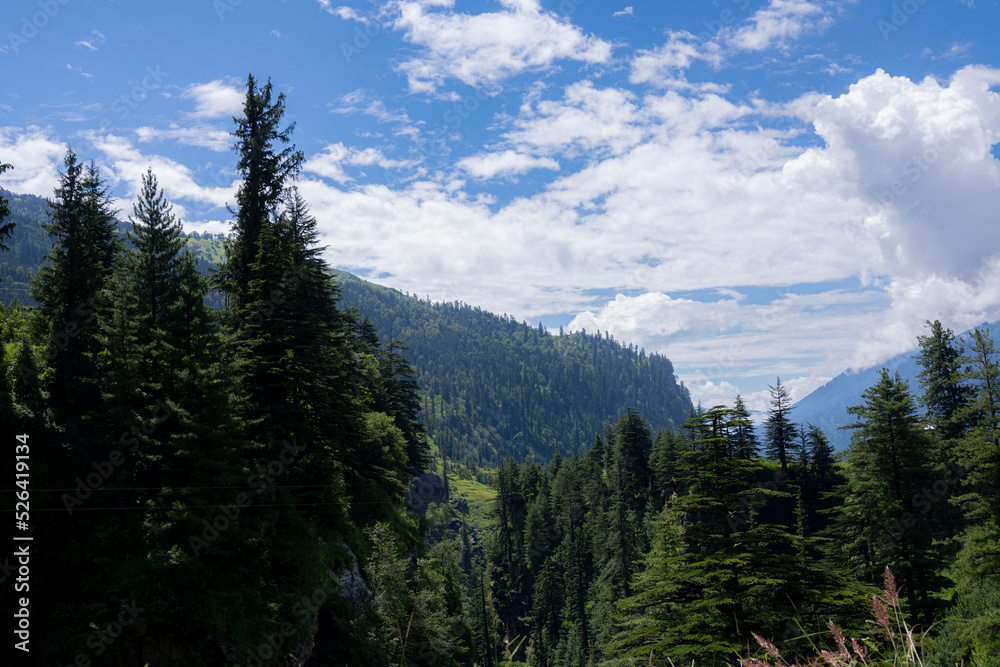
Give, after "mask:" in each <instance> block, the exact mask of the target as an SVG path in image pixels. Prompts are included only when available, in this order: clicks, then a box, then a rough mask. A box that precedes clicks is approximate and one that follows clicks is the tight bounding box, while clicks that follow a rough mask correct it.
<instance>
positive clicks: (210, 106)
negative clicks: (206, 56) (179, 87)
mask: <svg viewBox="0 0 1000 667" xmlns="http://www.w3.org/2000/svg"><path fill="white" fill-rule="evenodd" d="M181 97H182V98H184V99H189V100H194V103H195V110H194V111H193V112H192V113H191V115H192V116H193V117H194V118H231V117H233V116H239V115H240V114H241V113H242V112H243V102H244V100H245V98H246V91H245V90H242V89H241V88H239V87H237V86H236V85H234V84H233V83H231V82H226V81H223V80H222V79H216V80H214V81H209V82H208V83H193V84H191V85H189V86H188V87H187V88H185V89H184V91H183V92H182V93H181Z"/></svg>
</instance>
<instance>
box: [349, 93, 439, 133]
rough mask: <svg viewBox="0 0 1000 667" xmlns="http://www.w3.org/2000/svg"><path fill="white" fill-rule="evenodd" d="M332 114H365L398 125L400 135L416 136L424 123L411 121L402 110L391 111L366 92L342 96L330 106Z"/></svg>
mask: <svg viewBox="0 0 1000 667" xmlns="http://www.w3.org/2000/svg"><path fill="white" fill-rule="evenodd" d="M329 106H330V107H331V109H330V111H331V113H336V114H342V115H348V114H364V115H366V116H371V117H372V118H374V119H375V120H377V121H379V122H380V123H390V124H394V125H396V126H397V127H396V129H395V133H396V134H399V135H408V136H415V135H416V134H417V133H418V132H419V130H418V129H417V128H418V126H419V125H421V124H422V123H423V121H419V122H415V121H413V120H411V119H410V116H409V114H408V113H407V112H406V111H405V110H402V109H389V108H387V107H386V106H385V103H384V102H382V100H379V99H375V98H373V97H371V96H370V95H369V93H368V92H367V91H365V90H362V89H358V90H353V91H351V92H349V93H347V94H345V95H341V96H340V97H339V98H338V99H337V101H336V102H333V103H331V104H330V105H329Z"/></svg>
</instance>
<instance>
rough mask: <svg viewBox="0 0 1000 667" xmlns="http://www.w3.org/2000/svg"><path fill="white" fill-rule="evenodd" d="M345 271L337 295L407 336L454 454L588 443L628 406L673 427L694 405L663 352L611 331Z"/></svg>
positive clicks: (485, 459)
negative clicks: (554, 325)
mask: <svg viewBox="0 0 1000 667" xmlns="http://www.w3.org/2000/svg"><path fill="white" fill-rule="evenodd" d="M340 281H341V284H342V285H343V294H342V299H341V304H342V305H343V306H344V307H347V308H356V309H357V310H358V311H359V313H361V314H362V316H364V317H367V318H369V319H370V321H371V322H372V324H374V325H375V328H376V330H377V331H378V334H379V337H380V338H381V339H383V340H389V339H390V338H392V339H398V340H402V341H404V342H405V344H406V345H407V347H408V348H409V349H408V350H407V351H406V352H404V355H405V356H407V357H408V358H409V359H410V360H411V361H412V362H413V363H414V365H415V366H416V368H417V372H418V377H417V381H418V383H419V384H420V387H421V388H422V389H423V390H424V396H423V397H424V405H423V408H424V409H423V413H422V419H423V422H424V424H425V425H426V426H427V430H428V432H429V433H430V435H431V437H432V438H434V440H435V442H436V444H437V445H438V447H440V448H441V449H442V450H443V451H444V452H445V454H446V455H447V456H448V457H449V458H451V459H453V460H455V461H459V462H464V463H467V464H470V465H477V466H478V465H481V466H490V467H492V466H495V465H496V464H497V462H498V461H499V458H500V457H502V456H512V457H514V458H515V459H516V460H519V461H520V460H524V459H525V458H526V457H527V456H528V455H534V456H535V458H536V459H538V460H539V461H548V460H549V459H550V458H551V456H552V454H553V453H555V451H556V450H559V451H561V452H563V453H564V454H571V453H575V452H579V451H581V450H582V449H583V448H585V447H587V446H589V445H590V444H591V443H592V442H593V441H594V436H595V435H596V434H598V433H602V432H603V431H604V429H605V427H606V425H608V424H610V423H612V422H614V421H615V420H616V419H617V418H618V415H619V413H620V412H621V410H622V409H623V408H624V407H634V408H636V409H637V410H638V412H639V413H640V414H641V415H642V416H643V417H644V418H645V419H646V420H647V421H648V422H649V424H650V425H651V427H652V428H653V429H654V431H655V430H659V429H661V428H667V427H672V428H676V426H679V425H680V424H681V423H683V422H684V420H685V419H687V417H688V414H689V412H690V410H691V407H692V406H691V399H690V396H689V395H688V392H687V390H686V388H685V387H683V385H681V384H679V383H678V382H677V379H676V378H675V376H674V369H673V365H672V364H671V363H670V361H669V360H668V359H667V358H666V357H663V356H661V355H659V354H646V353H645V352H644V351H642V350H638V349H636V348H634V347H632V346H624V345H622V344H620V343H618V342H616V341H615V340H614V339H612V338H610V337H609V336H607V335H606V334H605V335H595V334H590V333H575V334H568V335H563V336H557V335H551V334H549V333H547V332H545V331H542V330H540V329H539V328H537V327H531V326H529V325H527V324H525V323H522V322H517V321H515V320H514V319H513V318H511V317H505V316H497V315H494V314H492V313H489V312H487V311H484V310H482V309H480V308H474V307H472V306H470V305H468V304H461V303H431V302H429V301H424V300H420V299H417V298H415V297H412V296H406V295H404V294H403V293H401V292H399V291H398V290H393V289H389V288H386V287H382V286H379V285H374V284H372V283H369V282H366V281H364V280H361V279H359V278H357V277H355V276H352V275H350V274H346V273H340Z"/></svg>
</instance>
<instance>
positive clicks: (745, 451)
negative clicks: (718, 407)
mask: <svg viewBox="0 0 1000 667" xmlns="http://www.w3.org/2000/svg"><path fill="white" fill-rule="evenodd" d="M733 416H734V417H735V422H734V423H735V425H736V432H735V434H734V438H733V445H734V446H735V447H736V456H738V457H740V458H741V459H747V460H749V459H755V458H757V457H758V456H759V455H760V452H759V450H760V443H759V442H758V440H757V434H756V432H755V431H754V426H753V420H752V419H751V417H750V410H748V409H747V405H746V402H745V401H744V400H743V397H742V396H739V395H737V396H736V404H735V405H734V406H733Z"/></svg>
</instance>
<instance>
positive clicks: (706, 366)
mask: <svg viewBox="0 0 1000 667" xmlns="http://www.w3.org/2000/svg"><path fill="white" fill-rule="evenodd" d="M0 17H2V23H0V26H2V32H0V161H3V162H6V163H10V164H12V165H13V167H14V168H13V170H11V171H9V172H7V173H6V174H4V175H3V177H2V178H0V185H3V186H4V187H6V188H8V189H11V190H14V191H17V192H30V193H33V194H37V195H44V196H48V195H50V194H51V192H52V189H53V187H54V186H55V184H56V182H57V180H58V169H59V165H60V162H61V159H62V157H63V155H64V154H65V151H66V149H67V147H68V146H73V147H74V148H75V149H76V151H77V152H78V153H79V154H80V155H81V156H82V157H84V158H86V159H93V160H95V161H96V162H97V164H98V165H99V166H100V167H101V168H102V170H103V172H104V174H105V176H106V177H107V179H108V181H109V183H110V185H111V186H112V192H113V193H114V195H115V197H116V198H117V199H118V200H119V202H118V205H119V207H120V208H121V210H122V212H123V215H127V214H128V213H129V212H130V210H131V202H132V201H133V198H134V197H135V195H136V192H137V190H138V188H139V184H140V179H141V175H142V173H144V172H145V170H146V168H147V166H151V167H152V168H153V170H154V172H155V173H156V174H157V177H158V178H159V181H160V184H161V185H162V186H163V187H164V189H165V191H166V194H167V196H168V198H169V199H170V200H171V201H172V202H173V204H174V205H175V207H176V211H177V213H178V214H179V215H180V217H181V218H182V219H183V220H184V225H185V228H186V229H188V230H189V231H194V230H198V231H205V230H207V231H213V232H218V231H225V230H227V229H228V224H229V223H228V220H227V218H228V214H227V212H226V208H225V205H226V204H227V203H231V202H232V201H233V193H234V192H235V183H236V175H235V172H234V164H235V159H234V158H235V154H234V153H233V151H232V150H231V144H230V137H229V134H228V133H229V132H230V130H231V129H232V127H233V123H232V117H233V116H234V115H238V114H239V113H240V109H241V102H242V95H243V91H244V89H245V80H246V76H247V74H248V73H253V74H254V76H256V77H258V78H259V79H262V80H266V79H268V78H270V80H271V81H272V82H273V84H274V86H275V88H276V90H277V91H280V92H283V93H285V95H286V96H287V109H288V115H287V118H288V120H289V121H294V122H296V123H297V127H296V130H295V133H294V140H295V143H296V144H297V146H298V147H299V148H300V149H301V150H302V151H303V152H304V153H305V156H306V162H305V165H304V168H303V171H302V174H301V176H300V179H299V182H298V187H299V189H300V191H301V192H302V194H303V195H304V196H305V197H306V199H307V200H308V202H309V203H310V205H311V207H312V211H313V213H314V214H315V216H316V217H317V219H318V220H319V222H320V226H321V228H322V231H323V234H324V243H326V244H328V245H329V250H328V251H327V258H328V260H329V261H330V262H331V264H333V265H335V266H337V267H340V268H344V269H348V270H351V271H353V272H355V273H358V274H360V275H363V276H366V277H370V278H372V279H375V280H376V281H377V282H380V283H383V284H387V285H390V286H393V287H397V288H399V289H402V290H404V291H408V292H410V293H415V294H418V295H420V296H429V297H430V298H432V299H434V300H447V301H453V300H460V301H464V302H467V303H471V304H475V305H480V306H482V307H484V308H487V309H489V310H492V311H495V312H498V313H510V314H513V315H514V316H515V317H517V318H518V319H527V320H528V321H529V322H532V323H536V322H539V321H540V322H542V323H543V324H545V325H546V326H549V327H552V328H556V327H558V326H563V327H564V328H566V329H568V330H579V329H583V328H585V329H587V330H588V331H595V330H601V331H610V332H611V333H612V334H613V335H614V336H615V337H616V338H618V339H619V340H622V341H625V342H632V343H635V344H637V345H640V346H643V347H645V348H646V350H650V351H651V350H658V351H661V352H663V353H664V354H666V355H667V356H669V357H670V358H671V359H672V360H673V362H674V365H675V367H676V369H677V371H678V374H679V375H680V377H681V379H683V380H684V381H685V383H686V384H687V385H688V386H689V388H690V389H691V390H692V393H693V395H694V397H695V398H696V399H698V400H702V401H704V402H705V403H706V404H709V405H711V404H714V403H716V402H722V401H727V402H728V401H731V400H732V399H733V398H734V397H735V395H736V393H737V392H741V393H742V394H743V395H744V396H746V397H748V398H749V402H750V403H751V405H752V406H754V407H757V408H764V407H765V406H766V398H767V386H768V385H769V384H773V382H774V378H775V376H777V375H780V376H781V378H782V381H783V382H784V383H786V384H787V385H789V386H790V387H791V389H792V392H793V397H799V398H800V397H802V396H804V395H805V394H806V393H808V392H809V391H811V390H812V389H813V388H815V387H817V386H819V385H821V384H823V382H825V381H826V380H828V379H829V378H831V377H833V376H834V375H836V374H837V373H839V372H840V371H842V370H844V369H845V368H860V367H865V366H869V365H872V364H877V363H878V362H880V361H882V360H884V359H886V358H887V357H889V356H892V355H894V354H897V353H899V352H902V351H904V350H906V349H908V348H909V347H911V346H912V345H913V343H914V341H915V337H916V335H918V334H920V333H921V332H922V327H923V323H924V321H925V320H927V319H935V318H937V319H941V320H942V322H944V323H945V324H946V325H947V326H950V327H952V328H953V329H955V330H956V331H960V330H964V329H966V328H968V327H971V326H974V325H976V324H979V323H981V322H983V321H986V320H994V319H997V318H998V317H1000V290H998V289H997V288H996V286H997V284H998V279H1000V260H998V257H997V255H998V252H1000V225H998V224H997V223H998V222H1000V221H998V212H1000V206H998V204H1000V163H998V161H997V153H998V151H997V148H996V146H997V144H998V142H1000V96H998V91H1000V41H998V40H997V39H996V35H995V32H996V27H997V26H998V25H1000V7H998V3H997V2H996V1H995V0H975V1H974V2H973V1H972V0H906V1H903V2H898V1H897V2H889V1H882V0H868V1H866V0H858V1H856V2H850V1H846V2H844V1H841V2H828V1H825V0H766V1H762V0H717V1H716V2H684V3H681V2H656V3H654V2H635V1H634V0H630V2H629V3H625V2H622V3H606V2H598V0H559V1H549V0H545V1H544V2H538V1H537V0H501V1H463V0H386V1H379V2H373V1H363V2H346V3H343V4H341V3H338V2H337V0H288V1H286V2H279V1H277V0H274V1H267V0H259V1H251V0H242V1H241V0H204V1H201V2H189V1H179V2H173V3H146V2H121V1H108V0H36V1H35V2H6V3H4V5H3V8H2V9H0Z"/></svg>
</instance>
